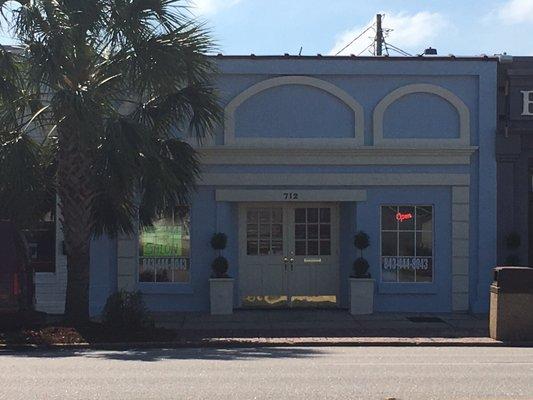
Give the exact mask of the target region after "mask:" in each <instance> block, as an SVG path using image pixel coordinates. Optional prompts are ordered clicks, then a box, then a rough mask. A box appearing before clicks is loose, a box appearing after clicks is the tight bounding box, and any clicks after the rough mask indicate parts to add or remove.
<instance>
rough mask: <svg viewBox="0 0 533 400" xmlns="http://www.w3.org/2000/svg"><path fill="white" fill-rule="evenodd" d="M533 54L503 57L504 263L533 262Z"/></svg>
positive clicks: (501, 192)
mask: <svg viewBox="0 0 533 400" xmlns="http://www.w3.org/2000/svg"><path fill="white" fill-rule="evenodd" d="M532 136H533V57H511V56H502V57H501V60H500V64H499V73H498V133H497V136H496V157H497V161H498V261H499V263H502V264H512V265H531V263H532V262H533V231H532V228H531V227H533V137H532Z"/></svg>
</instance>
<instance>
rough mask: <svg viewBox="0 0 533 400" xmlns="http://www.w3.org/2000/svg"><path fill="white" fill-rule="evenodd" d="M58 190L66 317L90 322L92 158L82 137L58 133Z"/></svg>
mask: <svg viewBox="0 0 533 400" xmlns="http://www.w3.org/2000/svg"><path fill="white" fill-rule="evenodd" d="M58 136H59V151H58V187H57V191H58V194H59V201H60V208H61V214H62V223H63V233H64V240H65V248H66V252H67V293H66V301H65V317H66V319H67V320H68V321H69V322H72V323H75V324H84V323H87V322H88V321H89V268H90V243H91V228H92V220H91V211H90V210H91V207H90V206H91V201H92V197H93V190H92V185H91V175H90V174H91V162H90V157H88V156H87V154H86V152H84V151H83V150H82V149H83V146H82V143H81V140H80V136H81V135H80V133H79V132H76V131H74V130H68V131H67V130H65V129H61V130H58Z"/></svg>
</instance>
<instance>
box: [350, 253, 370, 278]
mask: <svg viewBox="0 0 533 400" xmlns="http://www.w3.org/2000/svg"><path fill="white" fill-rule="evenodd" d="M368 268H370V264H368V261H367V260H365V259H364V258H363V257H359V258H358V259H357V260H355V261H354V263H353V270H354V276H355V277H356V278H370V274H369V273H368Z"/></svg>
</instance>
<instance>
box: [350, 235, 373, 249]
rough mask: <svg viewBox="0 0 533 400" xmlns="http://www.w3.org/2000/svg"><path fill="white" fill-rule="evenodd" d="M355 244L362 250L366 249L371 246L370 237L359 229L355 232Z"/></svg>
mask: <svg viewBox="0 0 533 400" xmlns="http://www.w3.org/2000/svg"><path fill="white" fill-rule="evenodd" d="M353 244H354V246H355V247H356V248H358V249H359V250H361V252H362V251H363V250H364V249H366V248H367V247H368V246H370V239H369V237H368V235H367V234H366V233H365V232H363V231H359V232H357V233H356V234H355V237H354V239H353Z"/></svg>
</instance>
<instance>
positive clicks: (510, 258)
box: [505, 254, 521, 266]
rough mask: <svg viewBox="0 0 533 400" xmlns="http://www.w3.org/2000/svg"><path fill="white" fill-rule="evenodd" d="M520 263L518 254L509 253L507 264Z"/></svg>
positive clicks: (515, 264) (516, 264)
mask: <svg viewBox="0 0 533 400" xmlns="http://www.w3.org/2000/svg"><path fill="white" fill-rule="evenodd" d="M520 264H521V263H520V257H519V256H518V255H517V254H509V255H508V256H507V258H506V259H505V265H508V266H518V265H520Z"/></svg>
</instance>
